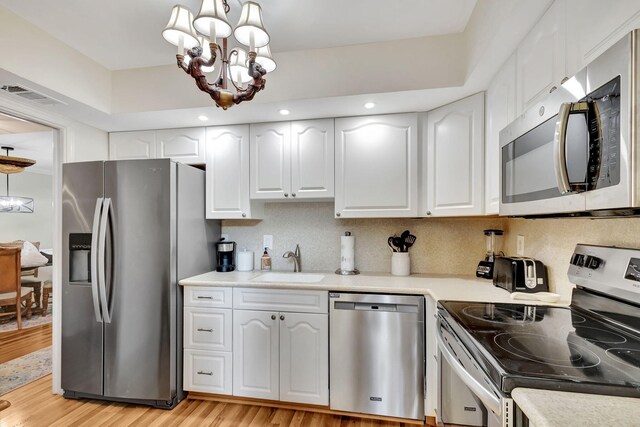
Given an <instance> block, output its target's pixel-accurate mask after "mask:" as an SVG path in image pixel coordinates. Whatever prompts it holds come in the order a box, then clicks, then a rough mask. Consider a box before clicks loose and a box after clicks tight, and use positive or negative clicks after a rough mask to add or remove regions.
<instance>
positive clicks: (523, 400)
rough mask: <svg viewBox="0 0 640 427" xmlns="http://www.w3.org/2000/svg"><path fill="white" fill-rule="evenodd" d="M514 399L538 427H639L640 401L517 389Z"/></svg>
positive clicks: (514, 392)
mask: <svg viewBox="0 0 640 427" xmlns="http://www.w3.org/2000/svg"><path fill="white" fill-rule="evenodd" d="M511 397H512V398H513V400H514V401H515V402H516V404H517V405H518V406H519V407H520V409H522V412H524V413H525V415H526V416H527V417H528V418H529V421H530V422H531V423H532V424H533V425H535V427H570V426H580V427H586V426H616V427H631V426H635V427H637V426H639V425H640V399H635V398H631V397H617V396H603V395H598V394H582V393H568V392H565V391H551V390H536V389H530V388H516V389H514V390H513V391H512V392H511Z"/></svg>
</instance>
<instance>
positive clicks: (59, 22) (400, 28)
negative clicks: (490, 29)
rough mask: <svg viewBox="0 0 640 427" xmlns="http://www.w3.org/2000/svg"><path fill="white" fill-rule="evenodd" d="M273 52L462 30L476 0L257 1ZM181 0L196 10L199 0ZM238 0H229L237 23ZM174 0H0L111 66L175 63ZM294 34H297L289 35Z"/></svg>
mask: <svg viewBox="0 0 640 427" xmlns="http://www.w3.org/2000/svg"><path fill="white" fill-rule="evenodd" d="M257 2H258V3H260V4H261V5H262V7H263V18H264V21H265V26H266V28H267V31H268V32H269V33H270V35H271V40H272V43H271V44H270V46H271V49H272V51H273V52H274V53H276V52H286V51H297V50H309V49H318V48H327V47H336V46H348V45H356V44H367V43H377V42H382V41H396V40H404V39H411V38H417V37H425V36H436V35H444V34H453V33H460V32H462V31H464V29H465V27H466V25H467V22H468V21H469V18H470V16H471V13H472V11H473V9H474V7H475V5H476V0H455V6H453V5H452V1H451V0H402V1H389V0H348V1H345V0H257ZM181 3H182V4H183V5H185V6H187V7H189V8H190V9H191V10H192V11H193V12H194V13H197V11H198V9H199V5H200V0H182V1H181ZM241 3H243V1H241V0H229V5H230V6H231V12H230V13H229V21H230V22H231V23H232V24H235V23H236V22H237V21H238V18H239V15H240V9H241V7H240V4H241ZM174 4H175V0H135V1H131V0H109V1H97V0H56V1H48V0H31V1H25V0H0V6H4V7H6V8H7V9H9V10H11V11H12V12H14V13H15V14H17V15H19V16H20V17H22V18H23V19H25V20H27V21H29V22H31V23H32V24H34V25H36V26H37V27H40V28H41V29H42V30H44V31H45V32H47V33H49V34H50V35H52V36H53V37H55V38H57V39H59V40H61V41H62V42H64V43H65V44H67V45H69V46H71V47H72V48H74V49H76V50H78V51H79V52H81V53H82V54H84V55H85V56H88V57H89V58H91V59H93V60H94V61H96V62H97V63H99V64H101V65H102V66H104V67H106V68H107V69H109V70H121V69H129V68H140V67H149V66H157V65H166V64H172V63H174V62H175V56H174V52H175V48H174V47H173V46H171V45H170V44H169V43H167V42H166V41H164V39H163V38H162V36H161V32H162V30H163V28H164V27H165V25H166V24H167V21H168V19H169V14H170V12H171V7H172V6H173V5H174ZM292 34H295V37H292V36H291V35H292Z"/></svg>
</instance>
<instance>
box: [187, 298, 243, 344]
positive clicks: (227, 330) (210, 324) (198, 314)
mask: <svg viewBox="0 0 640 427" xmlns="http://www.w3.org/2000/svg"><path fill="white" fill-rule="evenodd" d="M231 319H232V311H231V310H229V309H226V310H225V309H211V308H193V307H185V308H184V347H185V348H191V349H196V350H198V349H199V350H218V351H231V350H232V348H231V333H232V332H231V331H232V320H231Z"/></svg>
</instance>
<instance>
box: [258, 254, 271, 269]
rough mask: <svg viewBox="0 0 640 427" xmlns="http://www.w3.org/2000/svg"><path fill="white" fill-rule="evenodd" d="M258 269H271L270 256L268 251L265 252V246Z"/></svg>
mask: <svg viewBox="0 0 640 427" xmlns="http://www.w3.org/2000/svg"><path fill="white" fill-rule="evenodd" d="M260 270H263V271H269V270H271V257H270V256H269V253H268V252H267V248H264V253H263V254H262V257H261V258H260Z"/></svg>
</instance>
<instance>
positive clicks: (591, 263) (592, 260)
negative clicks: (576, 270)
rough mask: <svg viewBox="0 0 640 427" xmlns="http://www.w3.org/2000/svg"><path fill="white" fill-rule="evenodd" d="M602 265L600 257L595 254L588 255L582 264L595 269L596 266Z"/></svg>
mask: <svg viewBox="0 0 640 427" xmlns="http://www.w3.org/2000/svg"><path fill="white" fill-rule="evenodd" d="M601 265H602V259H601V258H598V257H596V256H588V257H587V258H586V259H585V260H584V266H585V267H586V268H590V269H591V270H595V269H596V268H598V267H600V266H601Z"/></svg>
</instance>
